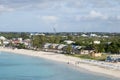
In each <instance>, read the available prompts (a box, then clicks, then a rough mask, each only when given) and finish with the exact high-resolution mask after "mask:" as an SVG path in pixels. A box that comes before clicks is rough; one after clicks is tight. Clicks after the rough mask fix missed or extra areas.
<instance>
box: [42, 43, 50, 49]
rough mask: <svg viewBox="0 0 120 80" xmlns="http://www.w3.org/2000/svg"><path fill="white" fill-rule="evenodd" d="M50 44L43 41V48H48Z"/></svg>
mask: <svg viewBox="0 0 120 80" xmlns="http://www.w3.org/2000/svg"><path fill="white" fill-rule="evenodd" d="M51 45H52V43H45V45H44V46H43V49H49V48H50V46H51Z"/></svg>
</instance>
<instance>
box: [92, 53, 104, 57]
mask: <svg viewBox="0 0 120 80" xmlns="http://www.w3.org/2000/svg"><path fill="white" fill-rule="evenodd" d="M90 55H91V56H92V57H101V56H102V53H95V52H91V53H90Z"/></svg>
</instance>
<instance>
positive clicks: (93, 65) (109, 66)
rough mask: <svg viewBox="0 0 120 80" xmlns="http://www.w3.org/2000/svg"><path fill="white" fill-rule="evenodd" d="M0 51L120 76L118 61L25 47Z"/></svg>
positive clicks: (0, 49)
mask: <svg viewBox="0 0 120 80" xmlns="http://www.w3.org/2000/svg"><path fill="white" fill-rule="evenodd" d="M0 51H5V52H11V53H15V54H22V55H28V56H34V57H41V58H45V59H49V60H54V61H59V62H63V63H66V64H68V65H69V64H70V65H73V66H75V67H79V68H84V69H86V70H88V71H91V72H95V73H102V74H106V75H110V76H113V77H117V78H120V76H119V74H120V63H107V62H97V61H91V60H84V59H80V58H76V57H71V56H65V55H63V54H58V53H53V52H42V51H33V50H25V49H14V50H13V49H9V48H0Z"/></svg>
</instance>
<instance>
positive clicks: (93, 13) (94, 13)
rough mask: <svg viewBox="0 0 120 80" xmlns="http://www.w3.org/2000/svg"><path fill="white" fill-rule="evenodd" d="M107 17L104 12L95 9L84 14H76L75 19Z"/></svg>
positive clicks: (103, 18) (104, 18)
mask: <svg viewBox="0 0 120 80" xmlns="http://www.w3.org/2000/svg"><path fill="white" fill-rule="evenodd" d="M108 18H109V17H108V16H107V15H105V14H102V13H100V12H97V11H95V10H92V11H90V12H89V13H88V14H85V15H76V16H75V19H76V20H77V21H79V20H93V19H102V20H106V19H108Z"/></svg>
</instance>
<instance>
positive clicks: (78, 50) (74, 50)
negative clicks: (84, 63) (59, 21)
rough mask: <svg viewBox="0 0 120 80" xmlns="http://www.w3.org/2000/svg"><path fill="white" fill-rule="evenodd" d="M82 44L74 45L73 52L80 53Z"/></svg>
mask: <svg viewBox="0 0 120 80" xmlns="http://www.w3.org/2000/svg"><path fill="white" fill-rule="evenodd" d="M81 48H82V46H76V45H72V53H73V54H80V52H81Z"/></svg>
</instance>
